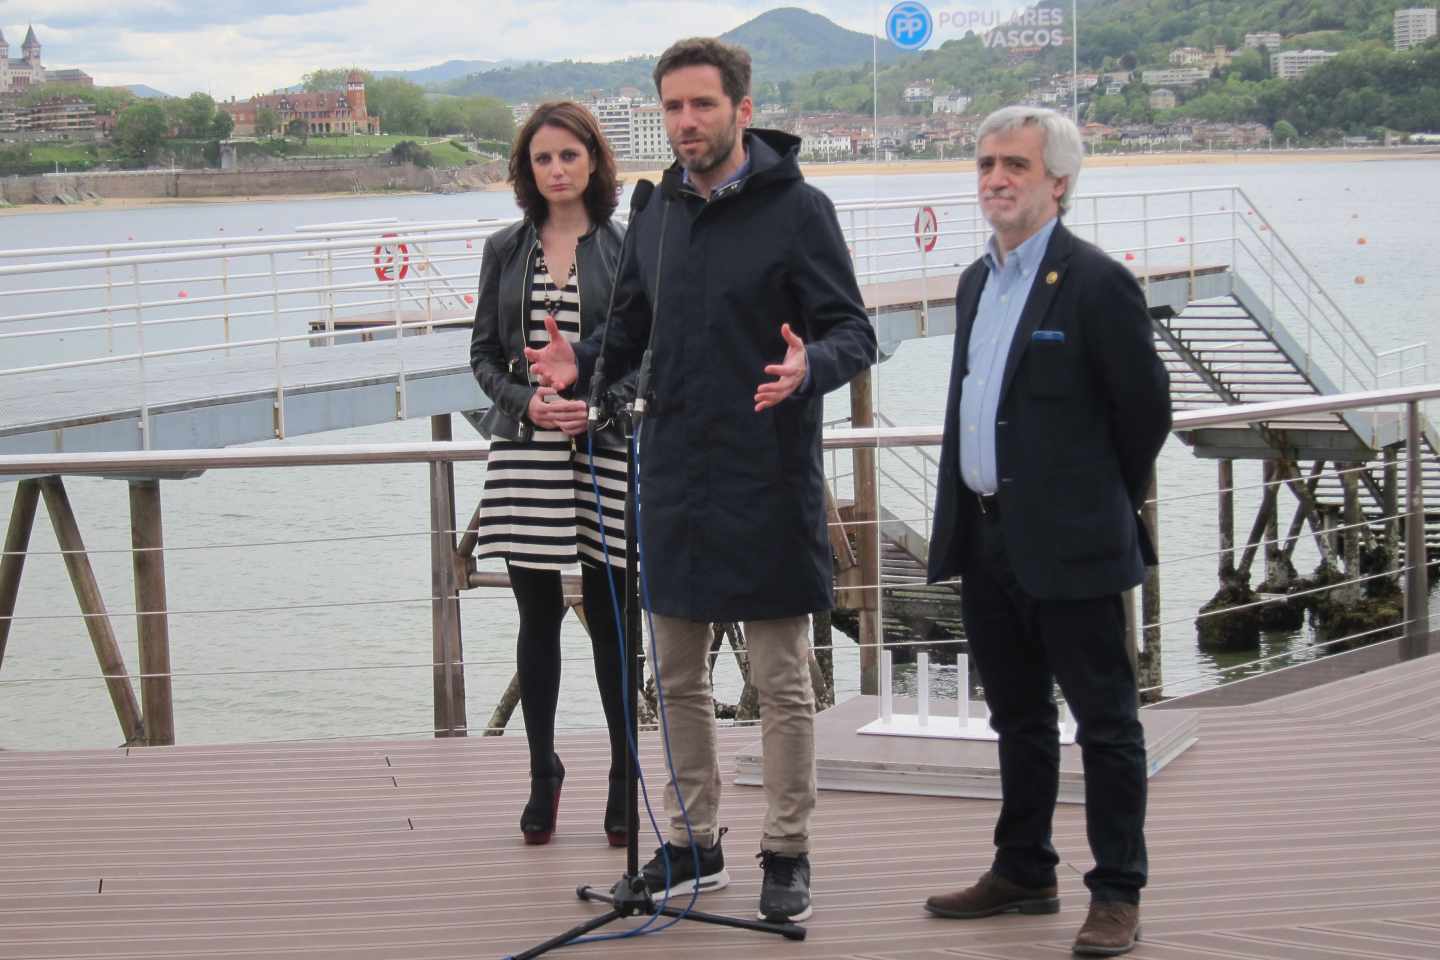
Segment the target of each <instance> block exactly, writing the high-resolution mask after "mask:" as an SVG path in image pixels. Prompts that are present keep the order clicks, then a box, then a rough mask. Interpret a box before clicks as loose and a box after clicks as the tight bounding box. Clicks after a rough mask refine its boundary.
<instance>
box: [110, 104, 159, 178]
mask: <svg viewBox="0 0 1440 960" xmlns="http://www.w3.org/2000/svg"><path fill="white" fill-rule="evenodd" d="M169 129H170V124H169V121H168V120H167V119H166V117H165V110H164V108H163V107H161V106H160V105H159V104H158V103H136V104H132V105H131V106H128V107H126V108H125V109H124V110H122V111H120V116H118V117H117V118H116V119H115V150H116V153H117V154H119V156H120V157H121V159H122V160H124V161H125V162H126V163H127V164H129V165H131V166H137V167H143V166H145V165H146V164H148V163H150V162H152V161H153V160H154V159H155V155H156V153H157V152H158V151H159V149H160V141H161V139H163V138H164V136H165V132H166V131H167V130H169Z"/></svg>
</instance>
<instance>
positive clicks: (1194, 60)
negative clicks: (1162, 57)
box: [1170, 47, 1206, 67]
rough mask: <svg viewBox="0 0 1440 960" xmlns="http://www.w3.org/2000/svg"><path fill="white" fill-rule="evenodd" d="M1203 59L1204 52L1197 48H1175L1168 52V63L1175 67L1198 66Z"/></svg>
mask: <svg viewBox="0 0 1440 960" xmlns="http://www.w3.org/2000/svg"><path fill="white" fill-rule="evenodd" d="M1205 57H1206V53H1205V51H1204V50H1201V49H1200V48H1199V47H1176V48H1175V49H1174V50H1171V51H1170V62H1171V63H1172V64H1173V65H1175V66H1177V67H1194V66H1199V65H1200V64H1202V63H1204V62H1205Z"/></svg>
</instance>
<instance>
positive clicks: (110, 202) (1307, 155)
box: [0, 147, 1440, 217]
mask: <svg viewBox="0 0 1440 960" xmlns="http://www.w3.org/2000/svg"><path fill="white" fill-rule="evenodd" d="M1436 158H1440V147H1391V148H1375V149H1368V150H1275V151H1266V150H1251V151H1240V150H1236V151H1227V152H1220V151H1216V152H1211V153H1128V154H1101V155H1099V156H1088V157H1086V158H1085V166H1087V167H1091V168H1094V167H1161V166H1175V165H1179V164H1186V165H1194V164H1204V165H1214V166H1231V165H1236V164H1267V165H1269V164H1297V163H1305V164H1309V163H1337V162H1351V163H1359V162H1370V161H1385V160H1426V159H1430V160H1433V159H1436ZM800 169H801V170H802V171H803V172H804V174H805V176H807V177H842V176H849V177H876V176H884V175H885V174H907V175H915V174H927V173H954V174H956V175H969V174H970V173H971V170H972V169H973V167H972V161H971V160H970V159H969V158H960V159H955V160H897V161H895V162H892V163H874V162H868V161H854V162H845V163H802V164H801V165H800ZM662 173H663V171H662V170H660V169H658V168H657V169H651V170H624V171H622V173H621V176H622V177H623V178H624V180H626V181H627V182H631V183H633V182H635V181H636V180H640V179H646V180H655V181H658V180H659V179H660V176H661V174H662ZM484 189H486V190H509V189H510V186H509V184H506V183H503V182H501V183H492V184H489V185H488V186H486V187H485V188H484ZM363 195H364V194H361V196H363ZM384 195H385V196H395V195H396V194H395V193H394V192H393V191H386V192H385V194H384ZM355 196H357V194H354V193H348V192H347V193H306V194H274V195H257V196H233V197H205V198H176V197H139V198H135V197H127V198H106V199H100V200H91V201H86V202H83V203H75V204H69V205H63V204H40V203H27V204H15V205H13V206H5V207H0V217H4V216H17V215H27V214H36V213H45V214H52V213H54V214H58V213H66V212H69V211H76V210H132V209H139V208H142V207H161V206H191V205H194V204H204V203H284V202H286V201H291V200H333V199H342V198H350V199H353V198H354V197H355Z"/></svg>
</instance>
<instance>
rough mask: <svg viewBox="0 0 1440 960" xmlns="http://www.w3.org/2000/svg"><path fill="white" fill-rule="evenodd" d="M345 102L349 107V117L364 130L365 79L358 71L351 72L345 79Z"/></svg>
mask: <svg viewBox="0 0 1440 960" xmlns="http://www.w3.org/2000/svg"><path fill="white" fill-rule="evenodd" d="M345 102H346V103H347V104H349V105H350V116H352V117H354V118H355V120H356V122H357V123H359V124H360V129H362V130H363V129H364V128H365V77H364V76H362V75H361V73H360V71H359V70H351V71H350V75H349V76H348V77H346V78H345Z"/></svg>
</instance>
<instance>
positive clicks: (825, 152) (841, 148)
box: [800, 133, 855, 160]
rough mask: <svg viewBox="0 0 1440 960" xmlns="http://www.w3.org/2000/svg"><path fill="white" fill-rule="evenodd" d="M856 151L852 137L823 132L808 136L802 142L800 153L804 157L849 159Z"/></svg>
mask: <svg viewBox="0 0 1440 960" xmlns="http://www.w3.org/2000/svg"><path fill="white" fill-rule="evenodd" d="M854 152H855V151H854V147H853V146H852V143H851V140H850V138H849V137H848V136H843V135H840V134H834V133H822V134H820V135H819V136H816V137H806V138H805V139H804V140H802V141H801V143H800V155H801V156H803V157H819V158H822V159H825V160H837V159H841V158H844V159H849V158H850V157H851V156H853V155H854Z"/></svg>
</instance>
